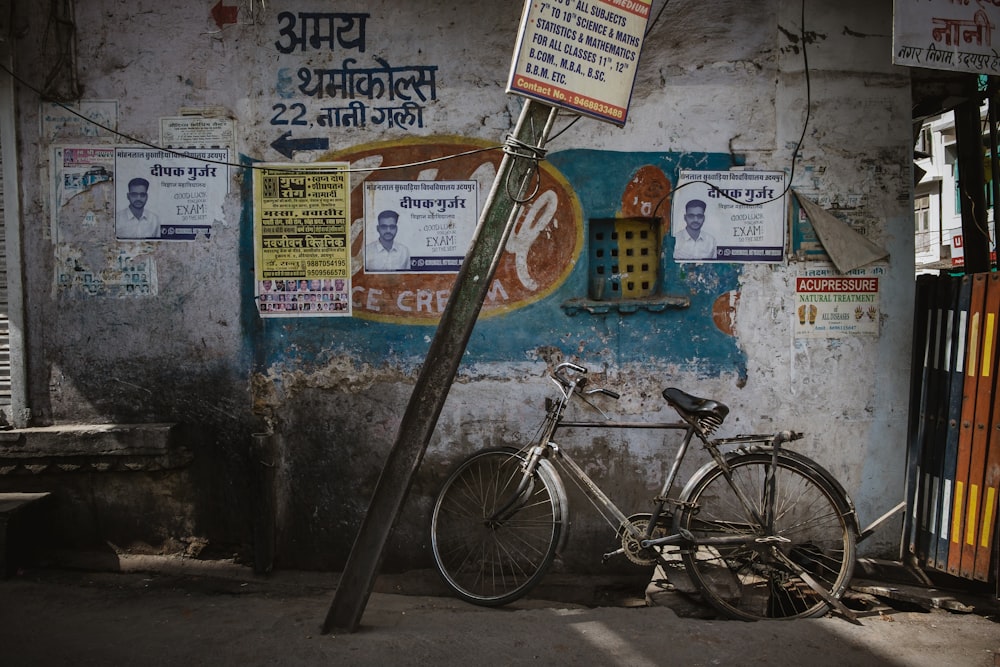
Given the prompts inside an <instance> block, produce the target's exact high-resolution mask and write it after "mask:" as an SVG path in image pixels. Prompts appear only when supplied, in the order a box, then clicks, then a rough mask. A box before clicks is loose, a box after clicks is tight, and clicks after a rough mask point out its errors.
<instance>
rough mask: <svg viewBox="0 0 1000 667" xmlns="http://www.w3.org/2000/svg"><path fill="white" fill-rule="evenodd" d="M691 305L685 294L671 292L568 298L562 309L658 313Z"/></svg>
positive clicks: (571, 310) (594, 313)
mask: <svg viewBox="0 0 1000 667" xmlns="http://www.w3.org/2000/svg"><path fill="white" fill-rule="evenodd" d="M690 307H691V299H689V298H688V297H686V296H677V295H673V294H663V295H660V296H655V297H647V298H644V299H616V300H607V301H604V300H601V301H598V300H596V299H570V300H569V301H564V302H563V304H562V309H563V310H564V311H565V312H566V314H567V315H576V314H578V313H580V312H586V313H590V314H591V315H606V314H607V313H612V312H618V313H624V314H627V313H635V312H638V311H640V310H647V311H649V312H651V313H660V312H663V311H665V310H680V309H683V308H690Z"/></svg>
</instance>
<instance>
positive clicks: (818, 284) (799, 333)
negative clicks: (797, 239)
mask: <svg viewBox="0 0 1000 667" xmlns="http://www.w3.org/2000/svg"><path fill="white" fill-rule="evenodd" d="M884 275H885V267H883V266H872V267H866V268H863V269H856V270H854V271H851V272H850V273H849V274H848V275H844V274H840V273H838V272H837V271H836V269H834V268H833V267H832V266H830V267H829V268H811V269H808V270H806V271H805V273H804V275H802V276H799V277H797V278H796V279H795V317H794V322H795V324H794V330H795V337H796V338H846V337H848V336H856V335H871V336H877V335H878V333H879V321H880V319H881V310H880V304H879V281H880V279H881V277H883V276H884Z"/></svg>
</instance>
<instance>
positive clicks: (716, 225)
mask: <svg viewBox="0 0 1000 667" xmlns="http://www.w3.org/2000/svg"><path fill="white" fill-rule="evenodd" d="M670 224H671V229H672V231H673V237H674V254H673V258H674V261H677V262H736V263H743V262H781V261H783V260H784V257H785V174H784V173H783V172H779V171H681V172H680V178H679V179H678V182H677V188H676V189H675V191H674V196H673V212H672V215H671V221H670Z"/></svg>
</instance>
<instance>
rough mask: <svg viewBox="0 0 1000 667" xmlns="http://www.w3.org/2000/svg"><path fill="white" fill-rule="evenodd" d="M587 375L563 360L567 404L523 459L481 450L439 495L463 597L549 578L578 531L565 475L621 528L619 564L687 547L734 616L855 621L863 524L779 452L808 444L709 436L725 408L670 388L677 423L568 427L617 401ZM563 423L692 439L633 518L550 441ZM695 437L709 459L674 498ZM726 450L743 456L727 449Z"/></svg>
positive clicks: (484, 597)
mask: <svg viewBox="0 0 1000 667" xmlns="http://www.w3.org/2000/svg"><path fill="white" fill-rule="evenodd" d="M586 373H587V370H586V369H585V368H584V367H582V366H579V365H576V364H572V363H562V364H559V365H558V366H557V367H556V368H555V369H554V371H553V372H552V380H553V381H554V382H555V384H556V385H557V386H558V387H559V397H558V398H557V399H555V400H550V401H547V404H548V408H547V410H546V417H545V420H544V422H543V425H542V427H541V429H540V435H539V437H538V438H537V440H536V441H534V442H533V443H532V444H531V445H529V446H527V447H524V448H522V449H520V450H518V449H515V448H513V447H500V448H493V449H486V450H482V451H479V452H476V453H475V454H473V455H472V456H470V457H469V458H467V459H466V460H464V461H462V462H461V463H460V464H459V465H458V466H457V468H456V469H455V470H454V472H452V473H451V475H450V476H449V477H448V479H447V481H446V482H445V484H444V486H443V487H442V489H441V491H440V493H439V494H438V497H437V500H436V502H435V505H434V511H433V515H432V519H431V546H432V550H433V553H434V560H435V563H436V565H437V568H438V571H439V572H440V573H441V576H442V577H443V578H444V581H445V582H446V583H447V584H448V586H450V587H451V589H452V590H454V592H455V593H456V594H457V595H458V596H459V597H460V598H462V599H464V600H466V601H468V602H471V603H474V604H478V605H484V606H498V605H503V604H507V603H509V602H512V601H514V600H517V599H518V598H520V597H522V596H523V595H525V594H526V593H528V591H530V590H531V589H532V588H533V587H534V586H535V585H536V584H537V583H538V582H539V581H540V580H541V578H542V576H543V575H544V574H545V572H546V570H547V569H548V568H549V566H550V565H551V564H552V562H553V560H555V558H556V554H557V552H558V550H559V548H560V547H561V545H562V544H563V542H564V540H565V537H566V532H567V530H566V529H567V527H568V525H569V505H568V501H567V494H566V489H565V486H564V484H563V475H566V476H568V477H570V478H571V479H573V480H574V481H575V482H577V483H578V485H579V487H580V488H581V489H582V490H583V491H584V493H585V494H586V495H587V497H588V498H589V499H590V500H591V502H592V503H593V504H594V506H595V507H596V508H597V509H598V511H600V513H601V514H602V515H603V516H604V518H605V519H606V520H607V521H608V522H609V523H610V524H611V526H612V528H613V529H615V530H616V531H617V536H616V542H615V544H616V548H615V549H614V550H612V551H610V552H608V553H606V554H604V559H605V560H607V559H609V558H611V557H614V556H616V555H624V556H626V557H627V558H628V559H629V560H631V561H632V562H634V563H637V564H640V565H647V566H653V565H656V564H658V563H659V564H662V565H668V562H667V560H666V559H665V555H666V553H665V552H666V551H667V550H674V551H675V552H676V551H679V554H680V558H681V561H682V563H683V565H684V568H685V570H686V571H687V573H688V575H689V576H690V578H691V579H692V581H693V582H694V583H695V584H696V585H697V587H698V589H699V590H700V591H701V593H702V594H703V596H704V598H705V600H706V601H707V602H709V603H710V604H711V605H712V606H714V607H715V608H716V609H717V610H718V611H720V612H721V613H723V614H724V615H726V616H729V617H732V618H736V619H742V620H761V619H791V618H807V617H814V616H820V615H823V614H825V613H826V612H827V611H829V610H830V609H831V608H836V609H838V610H840V611H841V612H843V613H845V615H847V616H849V617H850V616H852V614H851V613H850V612H849V610H848V609H847V608H846V607H845V606H844V605H843V603H842V602H841V600H840V598H841V596H842V595H843V593H844V591H845V590H846V588H847V586H848V584H849V583H850V580H851V575H852V573H853V570H854V562H855V551H856V545H857V541H858V537H859V533H860V531H859V528H858V523H857V515H856V512H855V510H854V506H853V504H852V502H851V500H850V498H849V497H848V495H847V493H846V492H845V491H844V489H843V487H842V486H841V485H840V484H839V483H838V482H837V481H836V480H835V479H834V478H833V477H832V476H831V475H830V474H829V473H828V472H827V471H826V470H824V469H823V468H822V467H821V466H820V465H819V464H818V463H816V462H814V461H812V460H810V459H809V458H807V457H805V456H802V455H801V454H798V453H796V452H793V451H791V450H788V449H786V448H785V447H784V445H785V444H786V443H787V442H790V441H792V440H796V439H798V438H800V437H802V434H800V433H795V432H792V431H782V432H779V433H773V434H767V435H740V436H736V437H731V438H716V439H712V437H711V436H712V434H713V433H714V432H715V431H716V430H717V429H718V427H719V426H720V425H721V424H722V423H723V420H724V419H725V418H726V416H727V415H728V414H729V408H728V407H726V406H725V405H723V404H722V403H720V402H718V401H714V400H710V399H704V398H698V397H695V396H692V395H690V394H687V393H685V392H683V391H681V390H679V389H675V388H668V389H665V390H663V397H664V398H665V399H666V401H667V403H668V404H669V405H670V406H672V407H673V408H674V409H675V410H676V411H677V413H678V414H679V415H680V417H681V421H679V422H665V423H647V422H620V421H617V422H616V421H592V422H571V421H563V412H564V410H565V408H566V406H567V405H568V404H569V402H570V400H571V399H572V398H573V397H574V396H577V397H579V398H580V399H582V400H584V401H585V402H587V403H588V404H590V405H592V406H593V405H594V404H593V402H592V401H591V400H590V399H589V398H588V397H589V396H591V395H593V394H603V395H606V396H610V397H612V398H618V397H619V395H618V394H617V393H616V392H614V391H611V390H609V389H605V388H594V389H586V386H587V382H586V380H587V375H586ZM595 407H596V406H595ZM567 427H583V428H589V427H600V428H643V429H667V430H679V431H684V436H683V439H682V441H681V443H680V446H679V448H678V450H677V452H676V454H675V455H674V460H673V463H672V465H671V467H670V469H669V471H668V473H667V477H666V479H665V480H664V481H663V484H662V487H661V490H660V492H659V494H658V495H656V497H654V498H653V499H652V503H651V508H650V511H649V512H645V513H639V514H633V515H631V516H626V515H625V514H624V513H623V512H622V511H621V510H620V509H619V508H618V507H617V506H616V505H615V504H614V503H613V502H612V501H611V499H610V498H608V496H607V495H606V494H605V493H604V492H603V491H602V490H601V489H600V488H599V487H598V486H597V484H596V483H595V482H594V481H593V480H592V479H591V478H590V477H589V476H588V475H587V474H586V473H585V472H584V471H583V469H582V468H581V467H580V466H579V465H578V464H577V463H576V462H575V461H573V459H572V458H571V457H570V456H569V454H568V453H567V452H566V450H565V449H564V448H562V447H560V445H559V444H557V443H556V442H555V441H554V440H553V436H554V435H555V434H556V431H557V430H558V429H560V428H567ZM695 438H697V440H698V441H700V442H701V444H702V445H703V446H704V448H705V450H706V451H707V452H708V454H709V456H710V457H711V460H710V461H709V462H708V463H706V464H705V465H704V466H702V467H701V468H700V469H699V470H698V471H697V472H695V474H694V475H693V476H692V477H691V479H690V480H689V481H688V482H687V483H686V484H685V485H684V487H683V489H682V490H681V491H680V494H679V495H676V496H673V495H671V494H672V493H673V487H674V483H675V482H676V478H677V474H678V470H679V469H680V467H681V462H682V461H683V460H684V457H685V455H686V454H687V452H688V449H689V447H690V445H691V443H692V441H693V440H694V439H695ZM725 447H733V448H734V449H733V450H732V451H728V452H725V453H724V452H723V451H722V448H725ZM619 544H620V546H618V545H619Z"/></svg>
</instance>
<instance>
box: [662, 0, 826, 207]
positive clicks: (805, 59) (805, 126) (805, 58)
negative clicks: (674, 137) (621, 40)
mask: <svg viewBox="0 0 1000 667" xmlns="http://www.w3.org/2000/svg"><path fill="white" fill-rule="evenodd" d="M667 1H668V2H669V0H667ZM664 7H666V4H664ZM800 8H801V18H800V24H799V37H800V38H801V40H802V67H803V73H804V76H805V83H806V112H805V119H804V120H803V122H802V133H801V134H800V135H799V140H798V141H797V142H796V143H795V150H794V151H793V152H792V159H791V163H790V166H789V171H788V181H787V183H786V184H785V187H784V189H782V191H781V194H779V195H778V196H776V197H772V198H771V199H764V200H762V201H759V202H756V203H753V204H747V203H746V202H743V201H740V200H739V199H735V198H734V197H731V196H730V195H729V193H727V192H726V191H725V190H723V189H722V188H720V187H718V186H717V185H715V184H714V183H706V182H704V181H688V182H687V183H682V184H681V185H679V186H677V187H676V188H674V189H673V190H672V191H671V192H669V193H667V194H666V195H664V196H663V198H662V199H661V200H660V201H658V202H657V203H656V207H655V208H654V209H653V213H652V214H651V217H656V212H657V211H659V210H660V206H661V205H662V204H663V202H665V201H667V200H668V199H669V200H670V211H669V213H670V214H671V217H672V213H673V206H674V199H673V195H674V194H675V193H676V192H677V191H678V190H680V189H682V188H685V187H688V186H691V185H699V184H700V185H706V186H708V188H709V190H714V191H716V193H717V194H718V196H721V197H723V198H724V199H728V200H730V201H732V202H735V203H737V204H740V205H742V206H763V205H765V204H770V203H773V202H776V201H779V200H780V199H781V198H782V197H784V196H785V195H787V194H788V192H789V191H790V190H791V189H792V183H793V182H794V181H795V167H796V165H797V164H798V161H799V151H800V150H801V149H802V144H803V143H805V139H806V133H807V132H808V130H809V121H810V120H811V118H812V80H811V78H810V75H809V52H808V49H807V48H806V43H807V42H808V41H809V37H808V35H807V33H806V2H805V0H802V1H801V5H800ZM660 11H661V12H662V11H663V8H661V9H660ZM656 18H657V20H659V18H660V17H659V15H657V17H656Z"/></svg>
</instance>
